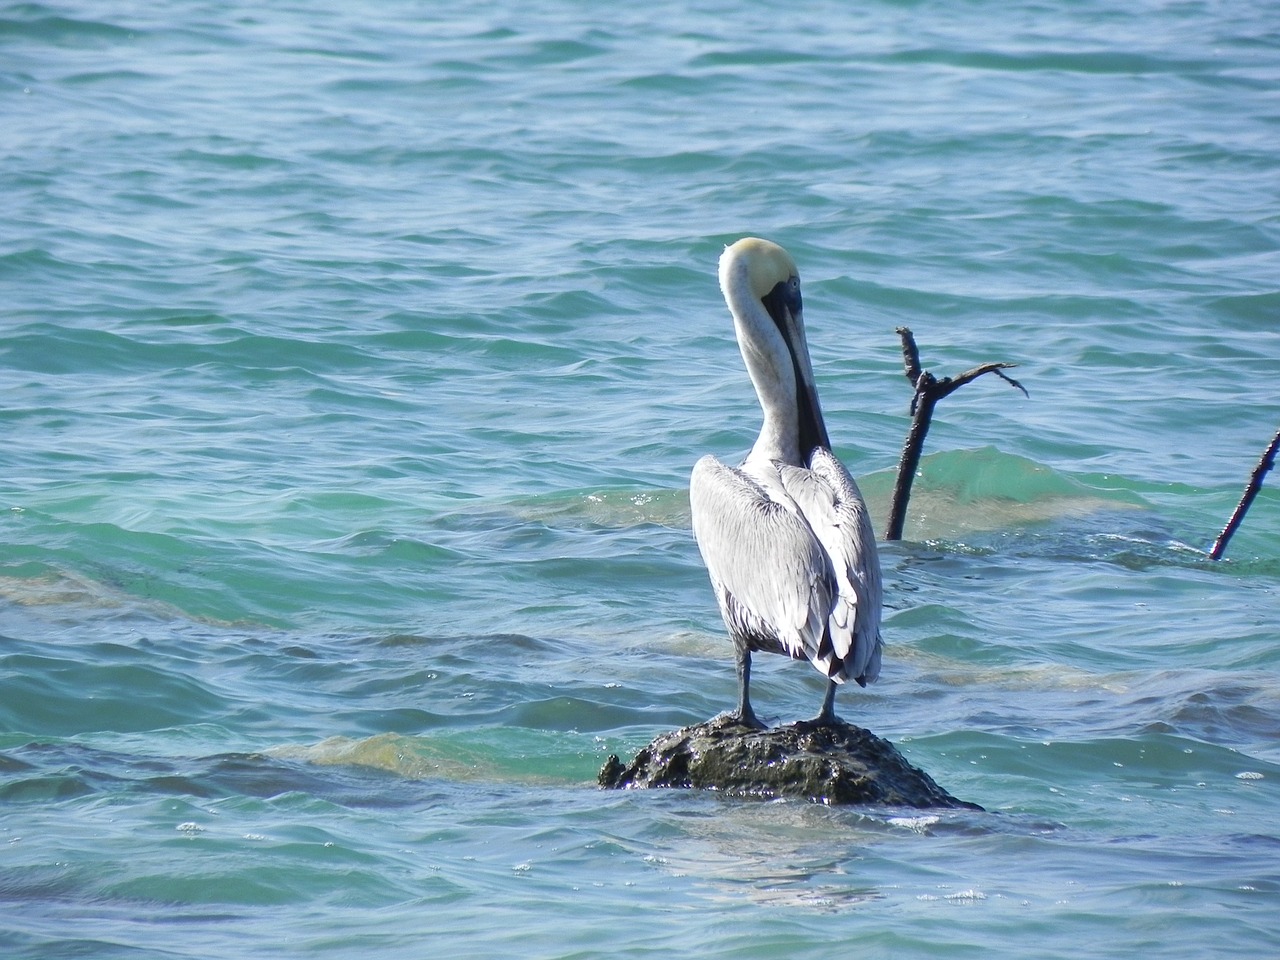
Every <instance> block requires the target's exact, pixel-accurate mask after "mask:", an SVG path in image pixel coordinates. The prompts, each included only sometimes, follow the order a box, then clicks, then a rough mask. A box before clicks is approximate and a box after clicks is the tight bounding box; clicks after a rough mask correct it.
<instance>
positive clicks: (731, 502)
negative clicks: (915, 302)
mask: <svg viewBox="0 0 1280 960" xmlns="http://www.w3.org/2000/svg"><path fill="white" fill-rule="evenodd" d="M720 289H721V290H722V291H723V292H724V298H725V302H726V303H728V304H729V311H730V313H732V314H733V325H734V330H735V331H736V332H737V335H738V347H739V348H740V349H741V351H742V358H743V360H745V361H746V364H747V373H748V374H750V375H751V382H752V384H754V385H755V388H756V395H757V396H758V397H759V398H760V406H761V408H762V409H763V411H764V425H763V426H762V427H761V428H760V436H759V437H758V438H757V439H756V442H755V446H753V447H752V448H751V452H750V453H749V454H747V459H746V460H744V461H743V462H742V465H741V466H739V467H736V468H734V467H728V466H725V465H724V464H723V463H721V462H720V461H719V460H717V459H716V458H715V457H712V456H706V457H703V458H702V459H701V460H699V461H698V462H697V464H696V465H695V466H694V468H693V476H692V477H691V478H690V481H689V501H690V506H691V507H692V510H693V533H694V537H695V538H696V539H697V541H698V549H699V550H700V551H701V552H702V559H703V562H705V563H706V565H707V572H708V573H709V574H710V575H711V585H712V587H713V588H714V589H715V594H716V599H717V600H718V601H719V603H720V614H721V616H723V617H724V622H725V626H726V627H728V628H729V635H730V637H732V639H733V643H734V646H735V648H736V651H737V660H738V710H737V714H736V717H737V719H738V720H739V721H741V722H742V723H744V724H747V725H748V726H752V727H763V726H764V725H763V724H762V723H761V722H760V721H759V720H758V719H757V718H756V715H755V711H753V710H752V709H751V701H750V698H749V694H748V687H749V685H750V682H751V652H752V651H753V650H761V651H767V652H769V653H782V654H786V655H787V656H790V657H793V658H794V659H797V660H799V659H802V658H804V659H807V660H809V662H810V663H812V664H813V665H814V667H815V668H817V670H818V672H819V673H821V674H822V675H823V676H825V677H826V678H827V680H828V683H827V690H826V695H825V697H824V698H823V701H822V710H821V712H820V713H819V714H818V716H817V720H818V721H819V722H824V723H826V722H831V721H833V720H834V719H835V694H836V685H837V684H840V683H843V682H844V681H846V680H849V679H853V680H854V681H856V682H857V683H858V684H859V685H861V686H866V685H867V684H868V683H872V682H873V681H874V680H875V679H876V677H877V676H879V674H880V652H881V648H882V642H881V639H880V602H881V587H880V559H879V555H878V554H877V552H876V540H875V534H874V532H873V531H872V528H871V520H870V517H869V516H868V515H867V505H866V503H865V502H863V499H862V494H861V493H860V492H859V491H858V485H857V484H856V483H854V482H853V478H852V477H851V476H849V471H848V470H846V469H845V467H844V464H842V463H841V462H840V461H839V460H837V459H836V457H835V455H834V454H833V453H832V452H831V441H830V439H828V437H827V428H826V425H825V424H824V422H823V420H822V409H821V408H820V407H819V406H818V392H817V389H816V387H815V385H814V381H813V367H812V364H811V363H810V361H809V346H808V343H807V342H806V341H805V335H804V320H803V315H802V310H801V300H800V277H799V274H798V273H797V271H796V265H795V261H794V260H792V259H791V257H790V255H789V254H788V253H787V252H786V251H785V250H783V249H782V248H781V247H780V246H778V245H777V244H776V243H770V242H769V241H768V240H760V239H757V238H755V237H748V238H747V239H745V240H739V241H738V242H737V243H735V244H733V245H732V246H731V247H728V248H727V249H726V250H725V252H724V254H723V255H722V256H721V257H720Z"/></svg>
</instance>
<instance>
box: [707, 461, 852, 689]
mask: <svg viewBox="0 0 1280 960" xmlns="http://www.w3.org/2000/svg"><path fill="white" fill-rule="evenodd" d="M689 503H690V507H691V509H692V513H693V533H694V537H695V538H696V539H697V541H698V549H699V550H700V551H701V552H702V559H703V561H704V562H705V563H706V565H707V571H708V572H709V573H710V574H711V583H712V585H713V587H714V588H715V591H716V598H717V600H719V602H720V612H721V614H722V615H723V617H724V621H725V625H726V626H727V627H728V628H729V632H730V633H731V634H732V635H733V636H734V639H735V640H736V641H737V642H739V643H744V644H746V645H747V647H748V648H750V649H755V650H772V651H775V652H778V653H786V654H788V655H790V656H792V657H796V658H800V657H807V658H808V659H810V660H814V659H815V658H817V657H819V656H820V652H819V648H820V646H821V644H822V642H823V638H824V635H825V633H826V623H827V620H828V618H829V616H830V611H831V603H832V601H833V599H834V598H835V595H836V577H835V574H834V572H833V571H832V568H831V564H830V563H829V562H828V560H827V555H826V553H825V552H824V550H823V547H822V544H821V543H820V542H819V541H818V539H817V538H816V537H815V536H814V533H813V531H812V530H811V529H810V526H809V524H808V522H806V520H805V518H804V516H803V515H802V514H801V512H800V510H799V509H798V508H797V505H796V504H795V503H794V502H792V501H791V499H790V498H789V497H788V496H787V495H786V492H785V490H783V489H782V486H781V484H780V483H779V482H777V480H776V479H775V480H774V482H772V483H770V482H769V478H768V477H760V478H754V477H752V476H750V475H748V474H747V473H746V472H744V471H742V470H737V469H734V468H732V467H727V466H725V465H724V464H723V463H721V462H720V461H719V460H717V459H715V458H714V457H710V456H707V457H703V458H702V459H701V460H699V461H698V462H697V464H696V465H695V466H694V468H693V476H692V477H691V479H690V482H689ZM815 662H816V661H815ZM820 669H821V668H820ZM824 672H826V671H825V670H824Z"/></svg>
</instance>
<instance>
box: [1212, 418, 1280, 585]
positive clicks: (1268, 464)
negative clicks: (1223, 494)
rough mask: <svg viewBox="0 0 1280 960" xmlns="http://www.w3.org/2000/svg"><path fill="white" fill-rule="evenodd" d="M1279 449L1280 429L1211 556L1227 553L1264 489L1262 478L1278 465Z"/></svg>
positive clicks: (1220, 555)
mask: <svg viewBox="0 0 1280 960" xmlns="http://www.w3.org/2000/svg"><path fill="white" fill-rule="evenodd" d="M1277 449H1280V430H1278V431H1276V435H1275V436H1274V437H1272V438H1271V444H1270V446H1268V447H1267V449H1266V451H1265V452H1264V453H1263V454H1262V459H1261V460H1259V461H1258V465H1257V466H1256V467H1254V468H1253V475H1252V476H1251V477H1249V484H1248V486H1246V487H1245V488H1244V495H1243V496H1242V497H1241V498H1240V502H1239V503H1238V504H1236V508H1235V510H1233V511H1232V513H1231V519H1230V520H1228V521H1227V525H1226V526H1225V527H1223V529H1222V533H1220V534H1218V539H1217V540H1215V541H1214V543H1213V549H1211V550H1210V551H1209V556H1210V558H1212V559H1214V560H1221V559H1222V555H1223V554H1224V553H1226V551H1227V543H1228V542H1230V540H1231V536H1232V534H1234V533H1235V532H1236V528H1238V527H1239V526H1240V522H1241V521H1242V520H1244V515H1245V514H1246V513H1248V512H1249V507H1250V506H1251V505H1252V504H1253V498H1254V497H1256V496H1257V495H1258V491H1259V490H1261V489H1262V478H1263V477H1265V476H1266V475H1267V473H1268V472H1269V471H1270V470H1271V468H1272V467H1274V466H1275V465H1276V450H1277Z"/></svg>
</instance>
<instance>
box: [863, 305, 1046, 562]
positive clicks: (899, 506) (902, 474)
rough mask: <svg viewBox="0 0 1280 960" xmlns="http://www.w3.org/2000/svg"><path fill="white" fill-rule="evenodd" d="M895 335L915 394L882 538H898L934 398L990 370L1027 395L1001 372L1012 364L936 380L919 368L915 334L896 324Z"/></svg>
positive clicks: (990, 365) (1002, 364)
mask: <svg viewBox="0 0 1280 960" xmlns="http://www.w3.org/2000/svg"><path fill="white" fill-rule="evenodd" d="M898 336H899V337H901V338H902V365H903V372H904V373H905V375H906V378H907V380H909V381H910V382H911V386H912V387H913V388H914V390H915V394H914V395H913V396H912V398H911V428H910V429H909V430H908V431H907V439H906V442H905V443H904V444H903V446H902V456H901V457H900V458H899V460H898V479H897V481H896V482H895V483H894V485H893V499H892V501H890V504H889V526H888V529H887V531H886V532H885V539H886V540H901V539H902V527H903V525H904V524H905V523H906V517H907V501H908V500H910V499H911V484H912V483H913V482H914V481H915V477H916V471H917V470H918V469H919V467H920V456H921V453H922V452H923V451H924V438H925V435H926V434H928V432H929V424H930V422H931V421H932V420H933V408H934V407H935V406H936V405H937V403H938V401H939V400H941V399H942V398H943V397H946V396H949V395H950V394H952V393H954V392H955V391H956V390H959V389H960V388H961V387H963V386H964V385H965V384H966V383H972V382H973V381H974V380H977V379H978V378H979V377H981V376H984V375H985V374H988V373H994V374H995V375H996V376H998V377H999V378H1000V379H1001V380H1003V381H1005V383H1008V384H1010V385H1011V386H1014V387H1017V388H1018V389H1019V390H1021V391H1022V393H1023V395H1024V396H1028V397H1029V396H1030V394H1028V393H1027V388H1026V387H1024V386H1023V385H1022V384H1020V383H1019V382H1018V381H1017V380H1014V379H1013V378H1012V377H1010V376H1008V375H1007V374H1005V373H1003V372H1002V371H1004V370H1008V369H1009V368H1011V367H1016V366H1017V364H1016V363H984V364H982V365H981V366H978V367H974V368H973V369H972V370H966V371H965V372H964V373H962V374H960V375H959V376H957V377H943V378H942V379H941V380H939V379H938V378H937V377H935V376H934V375H933V374H932V373H929V372H928V371H927V370H921V369H920V351H919V350H918V349H917V347H916V338H915V335H914V334H913V333H912V332H911V331H910V330H909V329H907V328H906V327H898Z"/></svg>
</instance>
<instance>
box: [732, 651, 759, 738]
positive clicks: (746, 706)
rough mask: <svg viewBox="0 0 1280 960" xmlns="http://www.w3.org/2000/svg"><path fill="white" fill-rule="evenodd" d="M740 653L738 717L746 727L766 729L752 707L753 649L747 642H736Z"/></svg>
mask: <svg viewBox="0 0 1280 960" xmlns="http://www.w3.org/2000/svg"><path fill="white" fill-rule="evenodd" d="M735 646H736V647H737V654H738V713H737V719H738V722H739V723H741V724H742V725H743V726H744V727H751V728H753V729H755V730H763V729H765V725H764V724H763V723H761V722H760V719H759V718H758V717H757V716H756V712H755V711H754V710H752V709H751V698H750V694H749V693H748V688H749V687H750V686H751V651H750V650H748V649H747V646H746V644H736V645H735Z"/></svg>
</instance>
